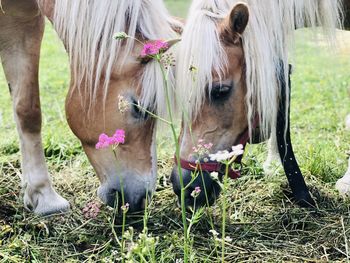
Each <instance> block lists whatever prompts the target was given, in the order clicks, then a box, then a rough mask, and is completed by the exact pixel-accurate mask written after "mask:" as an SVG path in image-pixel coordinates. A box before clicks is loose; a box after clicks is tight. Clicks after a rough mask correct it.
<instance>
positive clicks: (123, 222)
mask: <svg viewBox="0 0 350 263" xmlns="http://www.w3.org/2000/svg"><path fill="white" fill-rule="evenodd" d="M112 151H113V154H114V157H115V159H116V160H118V159H117V152H116V149H112ZM120 192H121V196H122V206H124V205H125V199H124V184H123V176H120ZM118 205H119V204H118ZM122 213H123V218H122V241H121V254H122V262H125V257H124V250H125V240H124V233H125V222H126V212H124V211H122Z"/></svg>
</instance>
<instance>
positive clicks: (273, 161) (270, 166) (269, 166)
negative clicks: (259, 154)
mask: <svg viewBox="0 0 350 263" xmlns="http://www.w3.org/2000/svg"><path fill="white" fill-rule="evenodd" d="M267 147H268V154H267V158H266V161H265V162H264V164H263V168H264V172H265V174H266V175H275V174H276V173H277V172H278V169H279V168H280V166H281V159H280V156H279V153H278V148H277V140H276V133H275V132H272V133H271V137H270V139H269V141H268V144H267Z"/></svg>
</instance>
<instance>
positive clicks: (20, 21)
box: [0, 15, 69, 215]
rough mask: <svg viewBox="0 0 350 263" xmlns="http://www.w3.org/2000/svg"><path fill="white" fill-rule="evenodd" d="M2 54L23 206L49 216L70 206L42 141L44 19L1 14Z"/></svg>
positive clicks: (0, 46) (0, 55) (0, 38)
mask: <svg viewBox="0 0 350 263" xmlns="http://www.w3.org/2000/svg"><path fill="white" fill-rule="evenodd" d="M0 28H1V30H0V57H1V61H2V65H3V68H4V72H5V76H6V79H7V81H8V83H9V88H10V92H11V97H12V101H13V111H14V118H15V122H16V127H17V131H18V134H19V139H20V149H21V154H22V160H21V168H22V177H21V179H22V185H23V186H24V187H25V191H24V205H25V207H26V208H28V209H32V210H33V211H34V212H35V213H36V214H40V215H47V214H52V213H56V212H61V211H65V210H67V209H69V203H68V201H67V200H65V199H64V198H62V197H61V196H60V195H58V194H57V193H56V192H55V190H54V189H53V187H52V183H51V180H50V176H49V174H48V169H47V166H46V163H45V157H44V151H43V147H42V141H41V109H40V99H39V83H38V67H39V54H40V45H41V40H42V36H43V32H44V18H43V17H42V16H41V15H38V16H35V17H32V18H25V19H24V18H19V17H11V16H6V15H4V16H0Z"/></svg>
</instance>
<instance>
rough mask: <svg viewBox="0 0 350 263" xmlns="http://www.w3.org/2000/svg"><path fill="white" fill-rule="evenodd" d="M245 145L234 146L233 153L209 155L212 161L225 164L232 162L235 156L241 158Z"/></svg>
mask: <svg viewBox="0 0 350 263" xmlns="http://www.w3.org/2000/svg"><path fill="white" fill-rule="evenodd" d="M243 152H244V151H243V145H242V144H239V145H237V146H232V151H231V152H229V151H227V150H225V151H218V152H217V153H214V154H209V157H210V160H211V161H217V162H224V161H227V160H230V159H231V158H232V157H234V156H239V155H242V154H243Z"/></svg>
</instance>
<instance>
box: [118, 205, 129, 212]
mask: <svg viewBox="0 0 350 263" xmlns="http://www.w3.org/2000/svg"><path fill="white" fill-rule="evenodd" d="M129 208H130V205H129V203H125V205H122V207H121V208H120V209H121V210H122V212H123V213H127V212H128V211H129Z"/></svg>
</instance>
